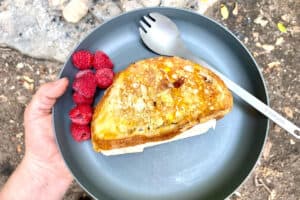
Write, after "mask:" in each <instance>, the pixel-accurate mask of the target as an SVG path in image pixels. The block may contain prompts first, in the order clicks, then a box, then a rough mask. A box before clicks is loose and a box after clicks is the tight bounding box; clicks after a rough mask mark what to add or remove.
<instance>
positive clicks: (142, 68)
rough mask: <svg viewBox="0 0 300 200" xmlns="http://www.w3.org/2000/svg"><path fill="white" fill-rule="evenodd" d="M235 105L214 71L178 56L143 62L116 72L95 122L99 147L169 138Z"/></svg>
mask: <svg viewBox="0 0 300 200" xmlns="http://www.w3.org/2000/svg"><path fill="white" fill-rule="evenodd" d="M232 105H233V100H232V95H231V93H230V92H229V90H228V89H227V87H226V86H225V84H224V83H223V81H222V80H221V79H220V78H219V77H218V76H217V75H215V74H214V73H213V72H211V71H210V70H208V69H206V68H204V67H202V66H200V65H198V64H196V63H194V62H191V61H189V60H185V59H182V58H178V57H156V58H150V59H145V60H141V61H138V62H136V63H134V64H131V65H130V66H129V67H128V68H127V69H125V70H124V71H122V72H120V73H119V74H117V75H116V77H115V79H114V83H113V84H112V86H111V87H110V88H109V89H107V91H106V93H105V95H104V97H103V98H102V99H101V100H100V102H99V103H98V105H97V107H96V109H95V111H94V115H93V120H92V124H91V130H92V143H93V147H94V150H95V151H97V152H99V151H101V150H111V149H118V148H124V147H130V146H135V145H140V144H144V143H148V142H159V141H164V140H168V139H170V138H173V137H175V136H176V135H178V134H180V133H182V132H184V131H185V130H187V129H189V128H191V127H193V126H195V125H197V124H199V123H203V122H206V121H209V120H211V119H219V118H222V117H223V116H224V115H225V114H226V113H228V112H229V111H230V110H231V108H232Z"/></svg>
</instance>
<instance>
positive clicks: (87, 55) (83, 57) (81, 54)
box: [72, 50, 93, 69]
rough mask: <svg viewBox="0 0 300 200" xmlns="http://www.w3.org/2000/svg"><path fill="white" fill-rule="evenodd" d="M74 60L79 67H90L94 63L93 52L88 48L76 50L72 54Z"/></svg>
mask: <svg viewBox="0 0 300 200" xmlns="http://www.w3.org/2000/svg"><path fill="white" fill-rule="evenodd" d="M72 62H73V65H74V66H75V67H77V68H78V69H89V68H91V66H92V63H93V54H92V53H91V52H89V51H86V50H80V51H76V52H75V53H73V55H72Z"/></svg>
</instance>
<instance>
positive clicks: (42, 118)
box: [24, 78, 72, 182]
mask: <svg viewBox="0 0 300 200" xmlns="http://www.w3.org/2000/svg"><path fill="white" fill-rule="evenodd" d="M67 86H68V80H67V79H66V78H63V79H60V80H58V81H55V82H50V83H46V84H44V85H42V86H41V87H40V88H39V89H38V91H37V92H36V94H35V95H34V96H33V98H32V100H31V102H30V103H29V105H28V106H27V108H26V110H25V114H24V126H25V160H26V161H28V162H30V165H31V166H32V168H34V169H33V170H34V172H35V173H39V174H38V175H39V176H40V177H41V178H47V177H44V176H49V175H51V177H56V178H59V179H60V180H66V181H67V182H69V181H70V180H72V177H71V175H70V172H69V170H68V169H67V168H66V166H65V163H64V161H63V159H62V157H61V155H60V153H59V151H58V148H57V145H56V142H55V138H54V130H53V126H52V116H51V110H52V107H53V105H54V104H55V102H56V99H57V98H59V97H60V96H61V95H62V94H63V93H64V92H65V90H66V88H67Z"/></svg>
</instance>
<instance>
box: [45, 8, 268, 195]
mask: <svg viewBox="0 0 300 200" xmlns="http://www.w3.org/2000/svg"><path fill="white" fill-rule="evenodd" d="M153 9H157V10H158V11H157V12H159V11H160V10H172V11H178V12H187V13H189V14H193V15H196V16H197V15H198V17H202V18H204V19H205V20H207V21H209V22H211V23H213V24H215V25H216V26H219V28H221V29H223V30H224V31H225V32H226V33H227V34H229V35H230V36H231V37H233V38H234V39H235V40H237V41H238V43H239V45H240V46H241V47H242V48H243V49H244V50H245V51H246V53H247V54H248V55H249V56H250V59H251V61H252V62H253V63H254V65H255V68H256V70H257V72H258V75H259V78H260V79H261V82H262V85H263V92H264V94H263V96H264V98H265V101H266V102H264V101H263V100H262V101H263V102H264V103H265V104H266V105H268V106H270V98H269V94H268V90H267V86H266V81H265V79H264V77H263V74H262V72H261V70H260V68H259V65H258V63H257V62H256V60H255V59H254V57H253V55H252V54H251V52H250V51H249V50H248V48H247V47H246V46H245V45H244V43H243V42H242V41H241V40H240V39H239V38H237V36H235V35H234V34H233V33H232V32H231V30H230V29H228V28H227V27H226V26H224V25H222V24H221V23H219V22H218V21H216V20H215V19H212V18H210V17H208V16H205V15H203V14H200V13H198V12H196V11H194V10H188V9H185V8H175V7H166V6H155V7H144V8H139V9H135V10H131V11H128V12H124V13H121V14H119V15H117V16H114V17H112V18H111V19H109V20H107V21H104V22H103V23H101V24H99V25H98V26H96V27H95V28H93V29H91V30H90V31H89V32H88V33H87V34H86V35H85V36H84V37H82V38H81V39H80V40H79V42H78V43H77V44H76V45H75V46H74V47H73V48H72V50H71V51H70V53H69V55H68V56H67V58H66V60H65V62H64V64H63V66H62V68H61V70H60V71H59V73H58V76H57V78H58V79H59V78H62V77H63V76H62V73H63V71H64V69H65V67H66V64H67V62H68V61H69V60H70V59H71V56H72V54H73V52H74V51H75V50H76V49H77V48H78V47H79V46H80V45H81V43H82V42H83V41H84V40H86V39H87V38H88V37H89V36H90V35H92V34H93V33H94V32H95V31H96V30H97V29H99V28H101V27H102V26H104V25H105V24H108V23H111V22H112V21H114V20H116V19H118V18H122V17H123V16H126V15H131V14H133V13H135V12H140V11H145V13H146V12H147V10H153ZM148 12H149V11H148ZM247 105H248V104H247ZM55 106H56V103H55V105H54V106H53V107H52V117H51V119H52V128H53V130H54V136H55V142H56V145H57V146H58V150H59V153H60V155H61V157H62V158H63V161H64V163H65V166H66V167H67V168H68V170H69V172H70V173H71V174H72V176H73V179H74V180H75V181H76V183H77V184H79V186H80V187H81V188H83V189H84V190H85V191H86V192H87V193H88V194H89V195H90V196H91V197H93V198H94V199H98V198H97V197H96V196H94V194H92V193H91V192H90V191H89V190H88V189H87V187H85V186H84V185H83V184H82V183H81V182H80V181H79V180H78V178H77V177H76V176H75V175H74V173H73V171H72V169H71V167H70V166H69V164H68V163H67V161H66V159H65V157H64V154H63V152H62V148H61V145H60V143H59V141H58V138H57V132H56V128H55V123H54V122H55V115H56V112H55ZM258 112H259V111H258ZM269 130H270V119H268V118H267V120H266V125H265V133H264V141H263V144H262V146H261V149H260V152H259V154H258V157H257V159H256V161H255V163H254V165H253V166H252V167H251V170H250V171H249V172H248V174H247V175H246V177H244V178H243V181H241V183H240V184H238V186H236V187H235V189H234V190H233V191H232V192H231V193H229V194H228V195H227V196H226V197H225V199H227V198H228V197H230V196H231V195H232V194H234V192H235V191H236V190H238V189H239V188H240V187H241V186H242V185H244V183H245V182H246V181H247V180H248V179H249V178H250V176H251V174H252V173H253V171H254V169H255V168H256V167H257V165H258V162H259V160H260V158H261V156H262V152H263V149H264V147H265V144H266V141H267V138H268V137H269Z"/></svg>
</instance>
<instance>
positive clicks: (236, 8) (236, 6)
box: [232, 2, 239, 15]
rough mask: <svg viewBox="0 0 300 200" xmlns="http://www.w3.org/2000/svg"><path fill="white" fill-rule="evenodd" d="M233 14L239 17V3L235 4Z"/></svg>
mask: <svg viewBox="0 0 300 200" xmlns="http://www.w3.org/2000/svg"><path fill="white" fill-rule="evenodd" d="M232 14H233V15H238V14H239V7H238V3H237V2H235V3H234V9H233V11H232Z"/></svg>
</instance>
